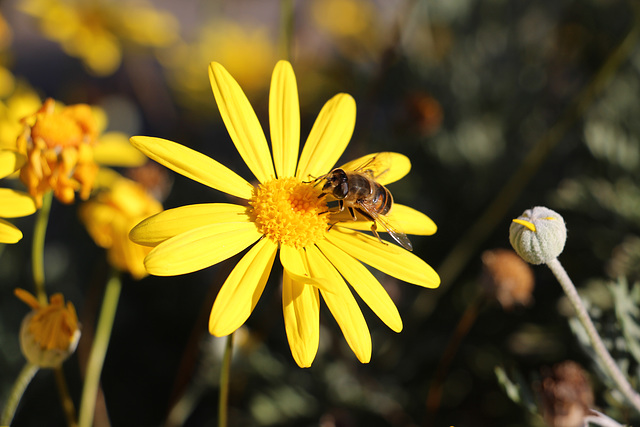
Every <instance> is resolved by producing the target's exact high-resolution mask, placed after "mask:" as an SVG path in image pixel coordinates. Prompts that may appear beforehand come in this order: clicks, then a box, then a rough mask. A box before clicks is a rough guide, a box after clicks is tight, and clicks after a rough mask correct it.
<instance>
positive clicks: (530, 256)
mask: <svg viewBox="0 0 640 427" xmlns="http://www.w3.org/2000/svg"><path fill="white" fill-rule="evenodd" d="M566 240H567V227H566V226H565V224H564V219H562V216H560V214H559V213H557V212H555V211H552V210H551V209H549V208H545V207H544V206H536V207H535V208H533V209H527V210H526V211H524V212H523V213H522V215H520V216H519V217H518V218H516V219H514V220H513V222H512V223H511V227H509V241H510V242H511V246H513V249H515V251H516V252H517V253H518V255H520V256H521V257H522V259H524V260H525V261H527V262H528V263H530V264H546V263H547V262H549V261H551V260H553V259H555V258H557V257H558V255H560V254H561V253H562V250H563V249H564V244H565V242H566Z"/></svg>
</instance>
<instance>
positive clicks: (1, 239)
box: [0, 219, 22, 243]
mask: <svg viewBox="0 0 640 427" xmlns="http://www.w3.org/2000/svg"><path fill="white" fill-rule="evenodd" d="M20 239H22V231H20V230H19V229H18V227H16V226H15V225H13V224H11V223H9V222H7V221H5V220H3V219H0V243H17V242H19V241H20Z"/></svg>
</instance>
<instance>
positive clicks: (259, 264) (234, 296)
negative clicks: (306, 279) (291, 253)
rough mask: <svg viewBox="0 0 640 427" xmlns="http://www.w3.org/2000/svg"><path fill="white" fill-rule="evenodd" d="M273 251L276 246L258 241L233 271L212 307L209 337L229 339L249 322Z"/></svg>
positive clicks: (267, 274) (269, 266)
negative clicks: (230, 335) (229, 336)
mask: <svg viewBox="0 0 640 427" xmlns="http://www.w3.org/2000/svg"><path fill="white" fill-rule="evenodd" d="M277 251H278V245H277V244H276V243H274V242H273V241H271V239H262V240H260V241H259V242H258V243H256V244H255V245H254V246H253V247H252V248H251V250H250V251H249V252H247V254H246V255H245V256H244V257H242V259H241V260H240V262H239V263H238V264H237V265H236V266H235V267H234V269H233V271H232V272H231V274H229V277H228V278H227V280H226V281H225V282H224V284H223V285H222V288H221V289H220V292H219V293H218V296H217V297H216V300H215V302H214V303H213V308H212V309H211V315H210V317H209V332H211V334H213V335H215V336H217V337H221V336H225V335H229V334H230V333H232V332H234V331H235V330H236V329H238V328H239V327H240V326H242V324H243V323H244V322H245V321H246V320H247V319H248V318H249V316H250V315H251V312H252V311H253V309H254V308H255V306H256V304H257V303H258V300H259V299H260V296H261V295H262V291H263V290H264V287H265V285H266V284H267V279H269V274H270V273H271V267H272V266H273V261H274V260H275V258H276V252H277Z"/></svg>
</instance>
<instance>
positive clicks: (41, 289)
mask: <svg viewBox="0 0 640 427" xmlns="http://www.w3.org/2000/svg"><path fill="white" fill-rule="evenodd" d="M52 200H53V191H47V192H46V193H45V194H44V195H43V196H42V206H41V207H40V209H38V216H37V217H36V224H35V226H34V229H33V245H32V249H31V250H32V252H31V268H32V271H33V284H34V286H35V291H36V298H38V302H39V303H40V304H42V305H47V303H48V301H47V291H46V289H45V277H44V242H45V237H46V235H47V226H48V225H49V214H50V212H51V201H52ZM54 373H55V377H56V384H57V385H58V392H59V393H60V400H61V402H62V409H63V411H64V414H65V416H66V418H67V424H68V425H69V427H74V426H76V410H75V407H74V406H73V400H71V396H69V389H68V388H67V382H66V380H65V378H64V373H63V371H62V367H58V368H55V369H54Z"/></svg>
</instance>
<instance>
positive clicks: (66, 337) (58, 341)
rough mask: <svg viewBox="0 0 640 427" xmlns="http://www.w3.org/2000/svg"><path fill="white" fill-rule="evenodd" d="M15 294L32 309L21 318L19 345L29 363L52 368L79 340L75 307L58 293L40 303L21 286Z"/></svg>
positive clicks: (70, 351)
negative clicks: (43, 303) (47, 302)
mask: <svg viewBox="0 0 640 427" xmlns="http://www.w3.org/2000/svg"><path fill="white" fill-rule="evenodd" d="M14 293H15V295H16V296H17V297H18V298H20V299H21V300H22V301H23V302H25V303H26V304H27V305H28V306H29V307H31V308H32V311H31V312H30V313H29V314H27V315H26V316H25V318H24V320H23V321H22V326H21V328H20V348H21V349H22V354H23V355H24V357H25V358H26V359H27V360H28V361H29V362H31V363H33V364H35V365H37V366H39V367H41V368H55V367H58V366H60V365H61V364H62V362H64V361H65V360H66V359H67V358H68V357H69V356H70V355H71V354H72V353H73V352H74V351H75V349H76V346H77V345H78V341H79V340H80V326H79V324H78V316H77V314H76V309H75V307H74V306H73V304H72V303H71V301H68V302H67V304H66V305H65V303H64V297H63V296H62V294H54V295H51V297H50V299H49V304H46V305H42V304H40V303H39V302H38V300H37V299H36V297H34V296H33V295H31V294H30V293H29V292H27V291H25V290H24V289H20V288H18V289H16V290H15V291H14Z"/></svg>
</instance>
